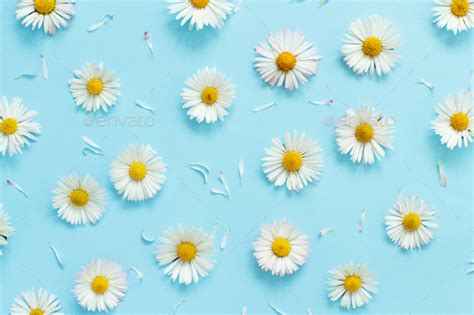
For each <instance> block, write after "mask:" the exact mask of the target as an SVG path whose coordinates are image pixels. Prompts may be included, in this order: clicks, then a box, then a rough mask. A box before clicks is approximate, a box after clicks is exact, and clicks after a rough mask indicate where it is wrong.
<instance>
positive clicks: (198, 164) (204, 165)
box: [188, 162, 211, 174]
mask: <svg viewBox="0 0 474 315" xmlns="http://www.w3.org/2000/svg"><path fill="white" fill-rule="evenodd" d="M188 166H197V167H201V168H203V169H205V170H206V172H207V173H208V174H209V173H210V172H211V170H210V169H209V167H207V165H206V164H202V163H196V162H195V163H191V164H189V165H188Z"/></svg>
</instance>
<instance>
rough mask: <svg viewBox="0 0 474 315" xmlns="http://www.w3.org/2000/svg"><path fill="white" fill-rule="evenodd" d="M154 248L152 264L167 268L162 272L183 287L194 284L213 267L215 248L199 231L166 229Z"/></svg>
mask: <svg viewBox="0 0 474 315" xmlns="http://www.w3.org/2000/svg"><path fill="white" fill-rule="evenodd" d="M160 241H161V244H160V245H158V246H157V247H156V256H155V258H156V261H157V262H158V263H159V266H165V265H168V266H167V267H166V269H165V271H164V273H165V274H166V275H170V276H171V279H173V281H176V279H178V280H179V283H184V284H186V285H188V284H191V283H192V282H194V283H198V281H199V277H201V278H204V277H206V276H207V275H208V272H209V271H210V270H212V269H213V268H214V265H215V264H216V262H215V260H214V255H215V246H214V243H213V241H212V238H211V237H210V236H209V234H207V233H205V232H203V231H202V230H201V229H198V228H195V227H192V228H186V227H182V226H178V228H177V229H176V230H174V229H172V228H169V229H167V230H166V231H165V232H164V234H163V236H162V237H160Z"/></svg>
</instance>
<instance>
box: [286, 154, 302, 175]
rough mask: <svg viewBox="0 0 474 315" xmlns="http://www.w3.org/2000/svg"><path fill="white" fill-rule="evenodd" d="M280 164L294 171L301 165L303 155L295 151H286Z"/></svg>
mask: <svg viewBox="0 0 474 315" xmlns="http://www.w3.org/2000/svg"><path fill="white" fill-rule="evenodd" d="M282 164H283V167H284V168H285V169H286V170H287V171H292V172H296V171H298V170H299V169H300V168H301V166H302V165H303V157H302V156H301V154H300V153H299V152H296V151H290V152H286V153H285V155H284V156H283V159H282Z"/></svg>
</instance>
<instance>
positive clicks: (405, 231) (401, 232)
mask: <svg viewBox="0 0 474 315" xmlns="http://www.w3.org/2000/svg"><path fill="white" fill-rule="evenodd" d="M388 213H389V215H387V216H386V217H385V225H386V227H387V235H388V237H389V238H390V239H391V240H392V241H393V242H394V243H395V244H396V245H397V246H399V247H401V248H403V249H415V248H420V247H422V246H425V245H427V244H428V243H429V242H430V241H431V240H432V239H433V234H432V233H431V231H430V228H437V227H438V225H437V224H436V223H433V222H432V220H434V219H436V217H435V213H436V212H435V211H434V210H432V209H431V208H430V207H429V206H428V204H427V202H426V201H425V200H423V199H422V200H421V201H420V200H419V199H418V197H417V196H408V197H406V198H403V197H400V198H399V199H398V201H397V203H396V204H395V209H390V210H388Z"/></svg>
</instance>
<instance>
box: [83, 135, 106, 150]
mask: <svg viewBox="0 0 474 315" xmlns="http://www.w3.org/2000/svg"><path fill="white" fill-rule="evenodd" d="M82 141H84V143H85V144H87V145H88V146H89V147H91V148H92V149H94V150H95V151H98V152H102V148H101V147H100V146H99V145H98V144H97V143H95V142H94V141H93V140H92V139H91V138H88V137H86V136H82Z"/></svg>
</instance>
